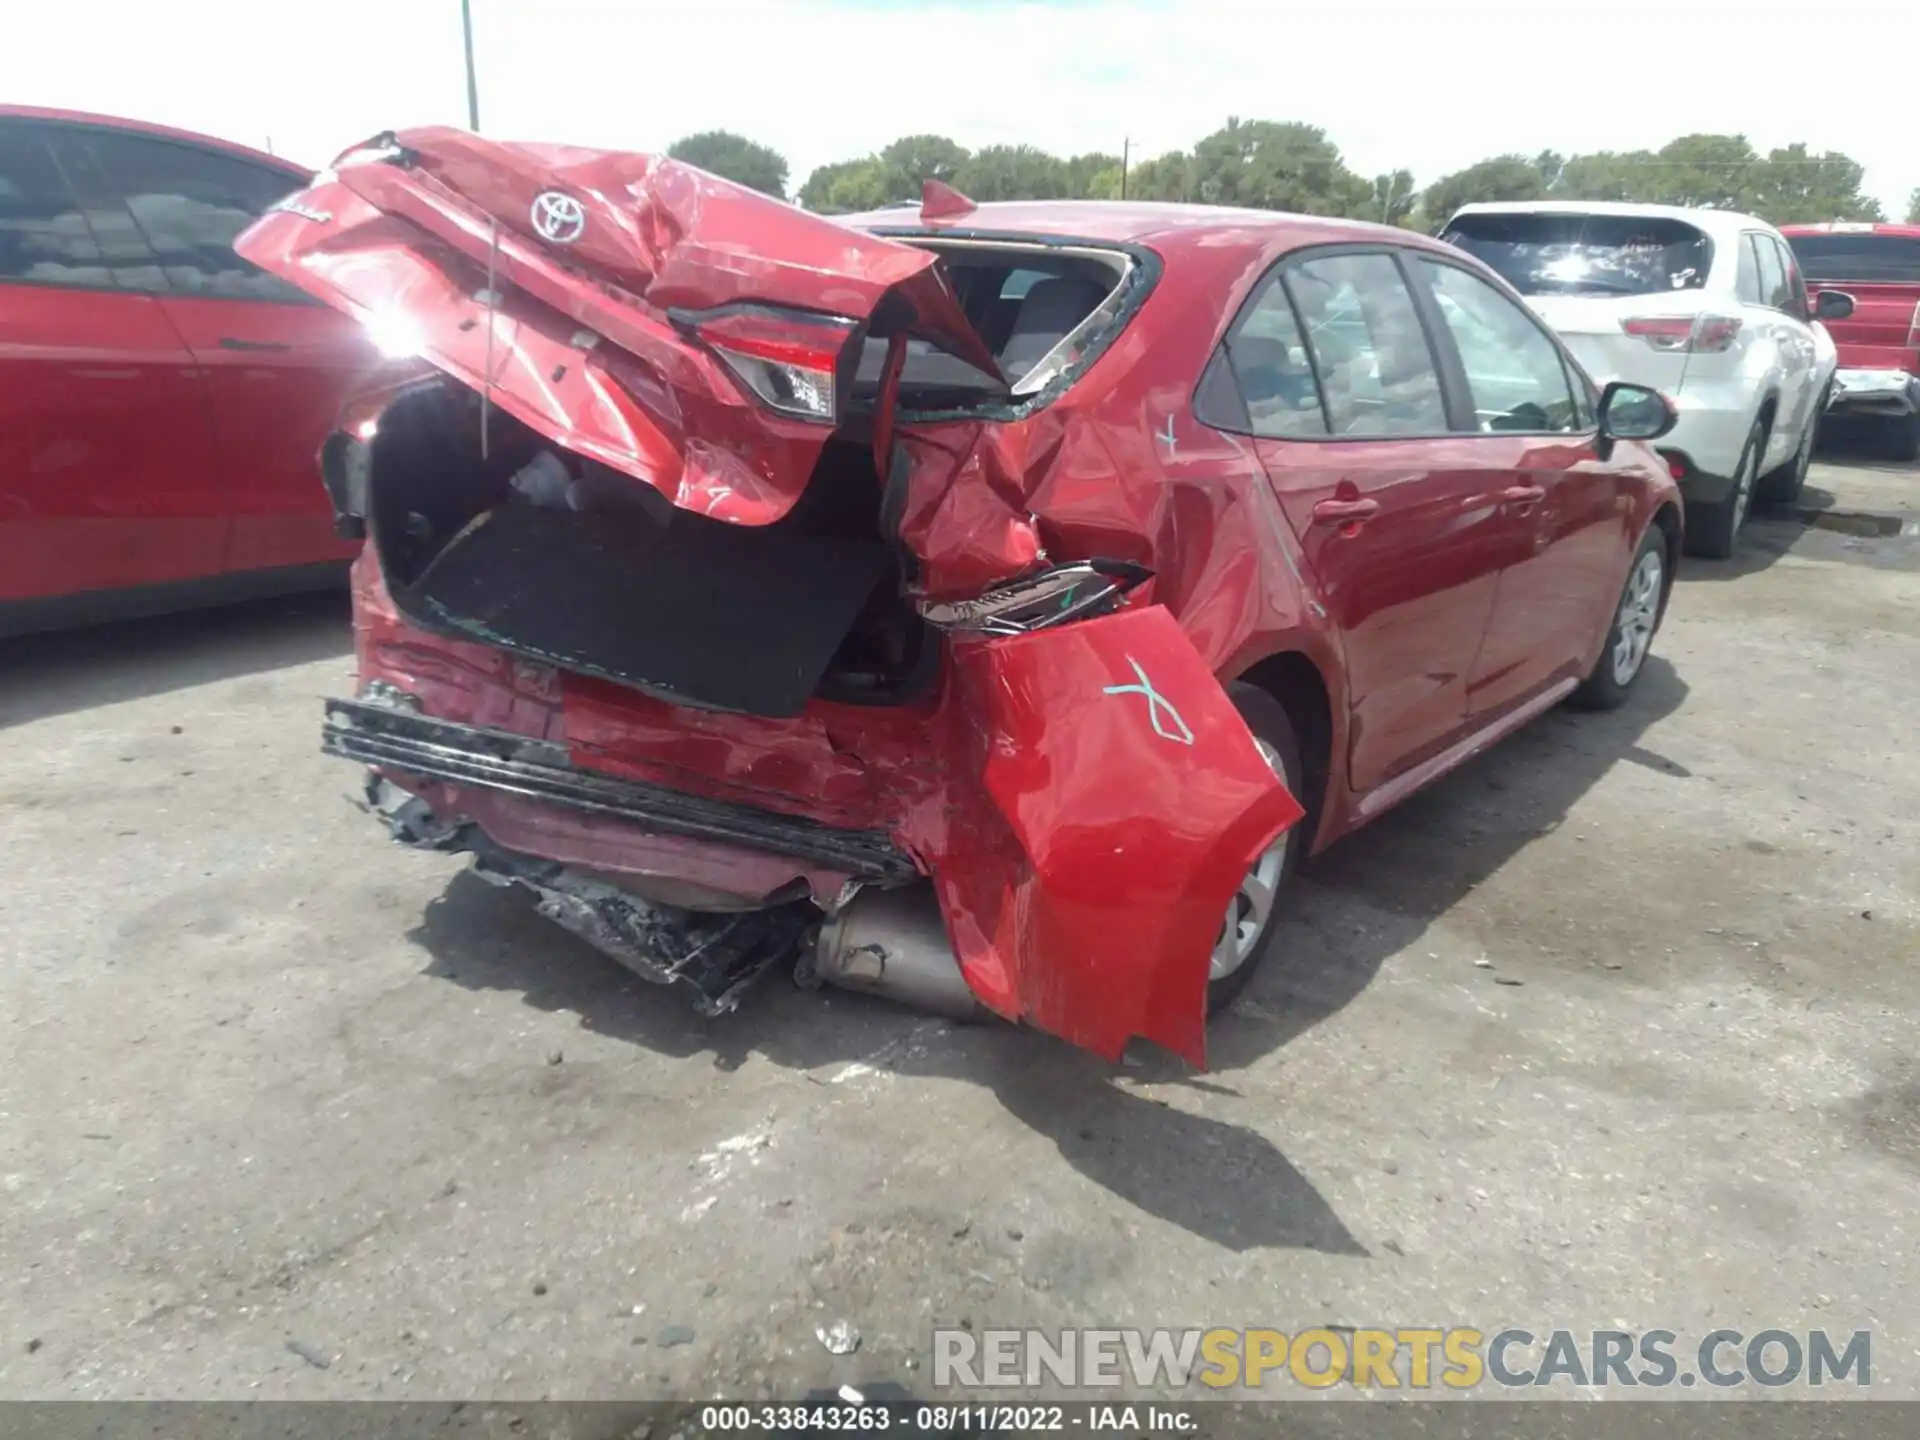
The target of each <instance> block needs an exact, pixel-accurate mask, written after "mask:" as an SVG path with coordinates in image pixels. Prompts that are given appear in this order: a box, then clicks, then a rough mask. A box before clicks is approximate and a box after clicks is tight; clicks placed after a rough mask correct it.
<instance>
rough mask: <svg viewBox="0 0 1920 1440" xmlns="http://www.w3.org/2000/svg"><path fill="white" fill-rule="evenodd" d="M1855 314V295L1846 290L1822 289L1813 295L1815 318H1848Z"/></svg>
mask: <svg viewBox="0 0 1920 1440" xmlns="http://www.w3.org/2000/svg"><path fill="white" fill-rule="evenodd" d="M1852 315H1853V297H1852V296H1851V295H1849V294H1847V293H1846V291H1844V290H1822V291H1820V292H1819V293H1818V294H1817V295H1815V296H1814V297H1813V318H1814V319H1816V320H1846V319H1848V318H1850V317H1851V316H1852Z"/></svg>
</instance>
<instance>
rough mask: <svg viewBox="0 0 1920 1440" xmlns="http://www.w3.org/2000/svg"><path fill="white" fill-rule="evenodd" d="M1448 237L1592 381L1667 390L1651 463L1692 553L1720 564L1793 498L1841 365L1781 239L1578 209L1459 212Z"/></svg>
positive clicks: (1672, 212)
mask: <svg viewBox="0 0 1920 1440" xmlns="http://www.w3.org/2000/svg"><path fill="white" fill-rule="evenodd" d="M1441 239H1443V240H1446V241H1448V242H1449V243H1451V244H1453V245H1457V246H1459V247H1460V248H1461V249H1462V250H1465V251H1467V252H1468V253H1469V254H1472V255H1475V256H1478V257H1479V258H1480V259H1481V260H1484V261H1485V262H1486V263H1487V264H1489V265H1491V266H1492V267H1493V268H1494V269H1495V270H1498V271H1499V272H1500V273H1501V274H1502V275H1503V276H1505V277H1506V279H1507V280H1508V281H1509V282H1510V283H1511V284H1512V285H1513V287H1514V288H1515V289H1517V290H1518V291H1519V292H1520V293H1521V294H1522V295H1524V296H1526V298H1527V303H1528V304H1530V305H1531V306H1533V308H1534V310H1535V311H1536V312H1537V313H1538V314H1539V315H1540V318H1541V319H1543V320H1545V321H1546V322H1547V324H1549V325H1551V326H1552V327H1553V328H1554V329H1555V330H1556V331H1558V332H1559V334H1560V337H1561V338H1562V339H1563V340H1565V341H1566V343H1567V348H1568V349H1570V350H1572V351H1573V353H1574V354H1575V355H1576V356H1577V357H1578V358H1579V360H1580V363H1581V364H1582V365H1584V366H1585V367H1586V369H1587V370H1588V372H1589V373H1590V374H1591V375H1592V376H1593V378H1594V379H1595V380H1597V381H1599V382H1600V383H1601V384H1602V385H1605V384H1606V383H1607V382H1608V381H1609V380H1626V381H1631V382H1632V383H1633V384H1636V385H1646V386H1650V387H1652V388H1653V389H1656V390H1659V391H1661V392H1662V393H1663V394H1665V395H1666V396H1667V398H1668V399H1670V400H1672V401H1673V403H1674V408H1675V409H1676V410H1677V411H1678V412H1679V415H1680V423H1679V424H1678V425H1676V426H1675V427H1674V428H1673V431H1672V433H1670V434H1669V435H1668V436H1667V437H1666V439H1665V440H1663V441H1662V442H1661V445H1660V452H1661V454H1663V455H1664V456H1666V459H1667V464H1668V466H1669V468H1671V470H1672V471H1673V476H1674V479H1675V480H1677V481H1679V483H1680V490H1681V493H1682V494H1683V495H1684V496H1685V497H1686V501H1687V548H1688V549H1689V550H1691V551H1692V552H1694V553H1695V554H1699V555H1709V556H1714V557H1717V558H1724V557H1726V556H1728V555H1731V554H1732V553H1733V542H1734V537H1735V536H1736V535H1738V534H1739V533H1740V527H1741V525H1742V524H1743V523H1745V521H1746V518H1747V508H1748V506H1749V504H1750V503H1751V501H1752V500H1753V498H1754V495H1755V492H1756V490H1757V491H1758V493H1759V495H1760V497H1761V498H1762V499H1779V500H1788V499H1792V498H1793V497H1794V496H1795V495H1797V494H1798V493H1799V491H1800V486H1801V484H1802V482H1804V480H1805V479H1806V474H1807V465H1808V462H1809V461H1810V459H1811V458H1812V454H1813V440H1814V431H1815V429H1816V427H1817V426H1818V425H1819V423H1820V415H1821V412H1822V411H1823V410H1824V409H1825V408H1826V396H1827V388H1828V386H1829V385H1831V384H1832V382H1833V372H1834V368H1835V365H1836V363H1837V356H1836V353H1835V350H1834V344H1833V339H1832V337H1831V336H1829V335H1828V334H1827V330H1826V327H1825V326H1824V325H1822V324H1821V323H1820V320H1821V319H1823V318H1825V319H1843V318H1845V317H1844V315H1843V313H1842V312H1843V311H1851V309H1852V305H1851V302H1850V301H1848V300H1847V298H1846V297H1845V296H1841V295H1834V296H1832V297H1830V298H1829V297H1827V296H1822V297H1820V299H1819V300H1818V302H1815V303H1817V305H1818V310H1817V311H1816V309H1815V307H1814V304H1810V303H1809V301H1808V298H1807V287H1806V282H1805V281H1804V280H1803V279H1802V278H1801V275H1800V269H1799V266H1798V265H1797V264H1796V263H1795V261H1794V258H1793V252H1792V250H1790V249H1789V248H1788V247H1787V242H1786V241H1785V240H1784V239H1783V238H1782V237H1781V235H1780V232H1779V231H1777V230H1775V229H1774V228H1773V227H1772V226H1771V225H1769V224H1767V223H1766V222H1765V221H1764V220H1756V219H1755V218H1754V217H1753V216H1751V215H1736V214H1733V213H1732V212H1730V211H1725V210H1682V209H1678V208H1676V207H1673V206H1668V205H1620V204H1603V203H1590V202H1582V201H1537V202H1532V203H1526V204H1487V205H1467V206H1463V207H1462V208H1461V210H1460V211H1459V213H1458V214H1456V215H1455V216H1454V217H1453V218H1452V219H1451V220H1449V221H1448V222H1447V225H1446V228H1445V229H1444V230H1442V231H1441Z"/></svg>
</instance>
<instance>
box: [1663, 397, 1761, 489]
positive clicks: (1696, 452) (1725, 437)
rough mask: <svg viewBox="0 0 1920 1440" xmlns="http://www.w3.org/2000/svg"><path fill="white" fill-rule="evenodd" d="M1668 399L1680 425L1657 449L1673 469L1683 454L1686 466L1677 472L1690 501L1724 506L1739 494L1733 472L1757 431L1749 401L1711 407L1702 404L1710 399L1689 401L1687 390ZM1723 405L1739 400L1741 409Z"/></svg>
mask: <svg viewBox="0 0 1920 1440" xmlns="http://www.w3.org/2000/svg"><path fill="white" fill-rule="evenodd" d="M1709 393H1711V392H1709ZM1668 398H1669V399H1670V400H1672V401H1673V405H1674V411H1675V413H1676V414H1677V415H1678V416H1679V419H1678V420H1677V421H1676V422H1675V424H1674V427H1673V429H1672V430H1670V431H1668V432H1667V433H1666V434H1665V435H1663V436H1661V437H1660V439H1659V440H1657V441H1655V442H1654V443H1655V445H1656V446H1657V447H1658V448H1659V450H1660V452H1661V453H1662V454H1663V455H1667V456H1668V457H1669V463H1670V464H1671V463H1672V458H1673V456H1674V454H1675V452H1678V455H1679V457H1680V460H1681V463H1680V465H1679V466H1677V467H1676V473H1675V476H1674V478H1675V479H1676V480H1677V481H1678V482H1679V485H1680V493H1681V494H1682V495H1684V496H1685V497H1686V498H1687V499H1689V500H1693V501H1698V502H1705V503H1707V504H1710V505H1713V504H1718V503H1719V502H1720V501H1722V500H1724V499H1726V498H1727V496H1728V495H1729V494H1731V493H1732V491H1733V472H1734V470H1735V469H1736V468H1737V467H1738V466H1739V464H1740V452H1741V451H1742V450H1744V449H1745V448H1746V444H1747V435H1748V433H1749V432H1750V431H1751V430H1752V428H1753V413H1752V411H1750V410H1749V409H1747V407H1746V405H1745V403H1744V400H1745V397H1744V396H1738V397H1734V396H1724V395H1714V396H1712V400H1710V401H1709V403H1706V404H1702V403H1701V401H1702V400H1703V399H1707V397H1706V396H1702V395H1695V396H1693V397H1691V398H1689V397H1688V395H1687V394H1686V392H1685V391H1684V390H1683V391H1682V392H1681V393H1680V394H1678V395H1670V396H1669V397H1668ZM1722 399H1735V400H1736V401H1737V402H1739V403H1736V404H1716V403H1712V401H1717V400H1722Z"/></svg>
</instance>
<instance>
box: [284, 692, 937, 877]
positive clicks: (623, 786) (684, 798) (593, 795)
mask: <svg viewBox="0 0 1920 1440" xmlns="http://www.w3.org/2000/svg"><path fill="white" fill-rule="evenodd" d="M321 748H322V749H323V750H325V751H326V753H327V754H329V755H338V756H340V757H341V758H343V759H347V760H358V761H361V762H362V763H364V764H367V765H372V766H377V767H379V768H381V769H386V770H396V771H400V772H403V773H405V774H408V775H418V776H422V777H425V778H427V779H430V780H450V781H456V782H458V783H460V784H463V785H474V786H481V787H484V788H488V789H493V790H501V791H505V792H507V793H509V794H514V795H525V796H529V797H531V798H533V799H536V800H543V801H547V802H550V803H552V804H555V805H560V806H564V807H566V808H568V809H572V810H584V811H590V812H592V813H595V814H599V815H611V816H615V817H617V818H619V819H621V820H627V821H632V822H634V823H636V824H638V825H641V826H643V827H645V828H646V829H649V830H654V831H662V832H665V833H667V834H670V835H683V836H687V837H689V838H692V839H698V840H709V841H718V842H720V843H722V844H728V845H738V846H742V847H745V848H747V849H750V850H760V851H765V852H767V853H769V854H772V855H781V856H792V857H794V858H796V859H801V860H807V861H812V862H813V863H815V864H817V865H820V866H825V867H830V868H831V869H833V870H836V871H843V872H845V873H846V874H847V875H848V876H850V877H853V878H855V879H860V880H865V881H880V882H883V883H884V882H891V883H896V884H897V883H899V882H901V881H905V880H910V879H913V878H914V877H915V876H916V875H917V874H918V872H917V871H916V869H915V868H914V864H913V861H912V860H910V859H909V858H908V857H907V856H906V855H905V854H903V853H902V852H901V851H900V850H899V849H898V848H896V847H895V846H894V844H893V843H892V841H891V840H889V839H888V838H887V837H886V836H885V835H884V834H879V833H876V832H872V831H858V830H838V829H834V828H833V827H831V826H827V825H822V824H820V823H818V822H817V821H813V820H806V819H802V818H799V817H796V816H792V815H781V814H778V813H776V812H774V811H771V810H761V809H756V808H754V807H751V806H747V805H741V804H736V803H732V802H728V801H722V800H710V799H705V798H702V797H700V796H697V795H683V794H680V793H678V792H676V791H672V790H663V789H660V788H659V787H657V786H652V785H643V784H640V783H638V782H636V781H633V780H624V779H621V778H619V777H618V776H613V775H600V774H595V773H593V772H591V771H586V770H580V769H576V768H575V767H574V766H573V765H571V764H570V763H568V760H567V752H566V748H565V747H564V746H561V745H557V744H554V743H552V742H550V741H546V740H533V739H529V738H528V737H526V736H524V735H515V734H512V733H510V732H508V731H504V730H486V729H481V728H479V727H477V726H473V725H456V724H452V723H450V722H448V721H445V720H432V719H428V718H427V717H425V716H423V715H416V714H411V713H409V712H408V711H405V710H401V709H397V708H395V707H393V706H390V705H383V704H369V703H367V702H364V701H355V700H329V701H327V706H326V721H325V726H324V729H323V730H322V732H321Z"/></svg>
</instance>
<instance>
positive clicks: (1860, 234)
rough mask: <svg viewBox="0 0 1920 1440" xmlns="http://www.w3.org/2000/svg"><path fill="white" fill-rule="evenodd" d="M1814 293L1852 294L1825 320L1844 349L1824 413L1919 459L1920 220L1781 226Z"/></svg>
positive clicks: (1909, 457) (1901, 453) (1906, 457)
mask: <svg viewBox="0 0 1920 1440" xmlns="http://www.w3.org/2000/svg"><path fill="white" fill-rule="evenodd" d="M1780 233H1781V234H1782V235H1784V236H1786V237H1787V244H1789V245H1791V246H1792V247H1793V253H1794V258H1796V259H1797V260H1798V261H1799V262H1800V268H1801V269H1802V270H1803V271H1804V272H1806V277H1807V289H1808V290H1809V291H1811V292H1813V293H1816V294H1817V293H1819V292H1821V291H1824V290H1835V291H1839V292H1841V293H1842V294H1845V295H1847V296H1850V297H1851V298H1852V300H1853V313H1852V314H1851V315H1850V316H1848V317H1847V318H1846V319H1844V320H1829V321H1827V329H1828V331H1829V332H1831V333H1832V335H1833V340H1834V344H1835V345H1837V346H1838V347H1839V350H1840V368H1839V369H1838V370H1836V371H1835V372H1834V376H1833V393H1832V397H1831V399H1830V400H1829V402H1828V405H1827V413H1828V414H1829V415H1832V416H1833V417H1834V418H1836V419H1841V420H1854V421H1859V422H1862V423H1864V424H1867V425H1870V426H1872V427H1874V428H1875V429H1878V430H1879V431H1880V432H1881V433H1882V435H1883V436H1884V437H1885V439H1886V443H1887V448H1888V449H1889V450H1890V451H1891V452H1892V454H1893V456H1894V457H1895V458H1896V459H1899V460H1920V225H1874V224H1867V223H1864V222H1862V223H1845V222H1838V221H1836V222H1835V223H1833V224H1831V225H1783V226H1781V227H1780Z"/></svg>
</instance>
